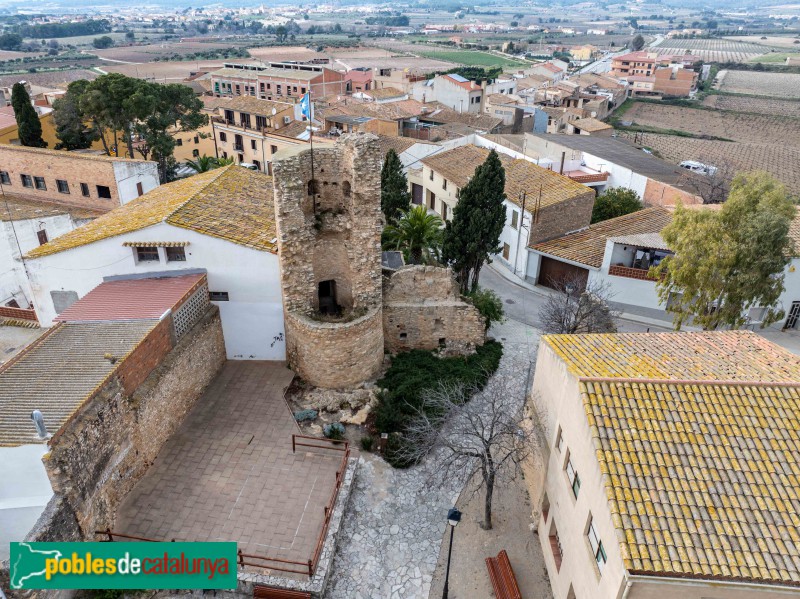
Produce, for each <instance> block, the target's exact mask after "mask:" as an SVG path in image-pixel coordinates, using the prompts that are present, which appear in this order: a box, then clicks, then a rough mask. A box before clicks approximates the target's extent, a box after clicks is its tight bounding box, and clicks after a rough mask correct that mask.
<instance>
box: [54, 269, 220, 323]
mask: <svg viewBox="0 0 800 599" xmlns="http://www.w3.org/2000/svg"><path fill="white" fill-rule="evenodd" d="M205 279H206V275H205V274H202V273H200V274H189V275H184V276H177V277H152V278H146V279H123V280H118V281H105V282H103V283H100V285H98V286H97V287H95V288H94V289H92V290H91V291H90V292H89V293H87V294H86V295H84V296H83V297H82V298H81V299H79V300H78V301H77V302H75V303H74V304H72V305H71V306H70V307H69V308H67V309H66V310H64V311H63V312H61V314H59V315H58V316H57V317H56V318H55V320H56V321H64V322H87V321H109V320H142V319H154V318H155V319H159V318H161V316H163V315H164V313H165V312H166V311H167V310H170V309H173V308H175V307H176V306H177V305H178V304H181V303H182V301H183V300H184V299H185V298H186V297H188V296H189V295H190V294H191V293H193V292H194V291H195V290H196V289H197V287H198V286H199V285H200V284H201V283H204V282H205Z"/></svg>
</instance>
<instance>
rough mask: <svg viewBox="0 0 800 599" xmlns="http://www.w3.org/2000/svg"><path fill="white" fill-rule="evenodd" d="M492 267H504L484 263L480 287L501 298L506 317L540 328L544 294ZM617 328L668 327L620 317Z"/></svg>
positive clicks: (635, 330) (627, 330) (636, 330)
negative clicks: (509, 278) (491, 291)
mask: <svg viewBox="0 0 800 599" xmlns="http://www.w3.org/2000/svg"><path fill="white" fill-rule="evenodd" d="M494 268H498V269H500V268H504V267H503V266H500V265H497V266H496V267H495V266H489V265H486V266H484V267H483V268H482V269H481V277H480V284H481V287H484V288H486V289H491V290H493V291H494V292H495V293H496V294H497V295H499V296H500V297H501V298H502V300H503V308H504V309H505V313H506V318H508V319H509V320H514V321H517V322H521V323H523V324H527V325H529V326H532V327H536V328H541V326H542V324H541V321H540V319H539V310H540V309H541V307H542V305H543V304H544V302H545V296H544V295H543V294H541V293H537V292H535V291H531V290H530V289H526V288H525V287H523V286H521V285H517V284H516V283H513V282H511V281H509V280H508V279H506V278H504V277H502V276H501V275H499V274H498V273H497V272H495V270H494ZM617 328H618V330H619V332H621V333H643V332H646V331H652V332H656V331H668V330H670V329H667V328H661V327H655V326H651V325H646V324H641V323H639V322H634V321H631V320H626V319H624V318H620V319H618V321H617Z"/></svg>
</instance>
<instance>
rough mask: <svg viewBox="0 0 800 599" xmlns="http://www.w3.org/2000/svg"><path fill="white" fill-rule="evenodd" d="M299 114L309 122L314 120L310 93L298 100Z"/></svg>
mask: <svg viewBox="0 0 800 599" xmlns="http://www.w3.org/2000/svg"><path fill="white" fill-rule="evenodd" d="M300 114H302V115H303V116H304V117H305V118H306V119H308V120H309V121H311V120H313V118H314V111H313V108H312V106H311V92H308V93H306V94H305V95H304V96H303V98H302V99H301V100H300Z"/></svg>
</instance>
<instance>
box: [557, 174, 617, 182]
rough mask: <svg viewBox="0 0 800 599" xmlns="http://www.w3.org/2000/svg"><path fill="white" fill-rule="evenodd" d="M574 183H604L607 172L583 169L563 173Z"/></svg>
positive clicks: (606, 178)
mask: <svg viewBox="0 0 800 599" xmlns="http://www.w3.org/2000/svg"><path fill="white" fill-rule="evenodd" d="M564 174H565V175H567V177H569V178H570V179H572V180H573V181H575V182H576V183H584V184H586V183H605V182H606V181H608V173H587V172H585V171H568V172H566V173H564Z"/></svg>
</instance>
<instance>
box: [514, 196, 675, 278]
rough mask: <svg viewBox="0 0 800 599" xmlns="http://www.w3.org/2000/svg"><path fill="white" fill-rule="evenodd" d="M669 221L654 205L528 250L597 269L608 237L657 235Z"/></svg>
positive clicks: (666, 213) (667, 212) (668, 213)
mask: <svg viewBox="0 0 800 599" xmlns="http://www.w3.org/2000/svg"><path fill="white" fill-rule="evenodd" d="M529 193H530V192H529ZM671 220H672V211H671V210H669V209H668V208H663V207H661V206H654V207H652V208H645V209H644V210H639V211H638V212H632V213H631V214H626V215H624V216H618V217H617V218H612V219H609V220H604V221H603V222H600V223H597V224H594V225H589V227H587V228H586V229H583V230H581V231H576V232H575V233H570V234H568V235H564V236H563V237H558V238H556V239H552V240H550V241H545V242H543V243H537V244H535V245H531V246H529V247H530V248H531V249H532V250H535V251H537V252H541V253H543V254H548V255H551V256H556V257H558V258H563V259H564V260H570V261H572V262H579V263H581V264H585V265H586V266H591V267H594V268H600V266H601V265H602V264H603V255H604V254H605V251H606V241H607V240H608V238H609V237H621V236H623V235H638V234H641V233H660V232H661V230H662V229H663V228H664V227H666V226H667V225H668V224H669V223H670V221H671Z"/></svg>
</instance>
